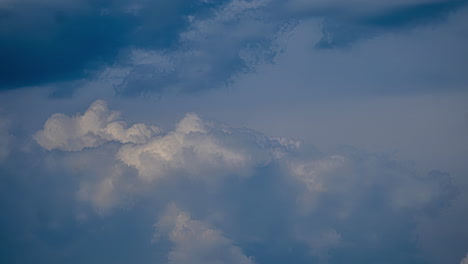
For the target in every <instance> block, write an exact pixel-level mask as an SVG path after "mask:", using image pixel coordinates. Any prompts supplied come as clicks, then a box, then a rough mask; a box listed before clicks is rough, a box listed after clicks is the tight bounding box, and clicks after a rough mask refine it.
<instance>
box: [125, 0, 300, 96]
mask: <svg viewBox="0 0 468 264" xmlns="http://www.w3.org/2000/svg"><path fill="white" fill-rule="evenodd" d="M268 4H269V1H265V0H254V1H245V0H233V1H230V2H227V3H226V4H225V5H222V6H221V7H220V8H218V9H215V10H214V11H213V14H212V15H211V16H210V17H208V18H206V17H189V20H190V26H189V27H188V28H187V30H185V31H182V32H181V33H180V35H179V46H178V48H177V49H173V50H163V51H141V50H136V51H135V52H134V54H133V56H132V58H131V66H130V70H129V72H128V74H127V75H126V76H125V77H124V78H123V80H122V82H121V83H120V84H118V85H116V90H117V92H118V93H121V94H124V95H139V94H141V93H148V92H156V93H158V94H161V93H168V92H169V93H173V92H185V93H198V92H200V91H203V90H209V89H213V88H220V87H223V86H226V85H227V84H228V83H229V82H231V81H232V79H233V77H235V75H236V74H239V73H242V72H246V71H250V70H252V69H254V68H255V66H256V65H257V64H259V63H264V62H269V61H271V60H272V59H273V58H274V57H275V56H276V55H277V54H278V53H280V52H281V47H279V46H278V44H277V43H276V39H277V38H278V36H279V35H280V34H281V33H282V32H284V31H287V30H288V28H289V27H291V24H289V23H288V21H283V20H281V19H278V20H276V19H271V18H269V14H268V13H267V10H265V9H267V7H268Z"/></svg>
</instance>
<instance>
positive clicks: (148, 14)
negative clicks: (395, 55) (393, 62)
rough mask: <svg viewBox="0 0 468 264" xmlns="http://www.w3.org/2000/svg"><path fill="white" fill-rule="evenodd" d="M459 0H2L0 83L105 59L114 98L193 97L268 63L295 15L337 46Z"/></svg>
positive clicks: (42, 79) (49, 75) (40, 79)
mask: <svg viewBox="0 0 468 264" xmlns="http://www.w3.org/2000/svg"><path fill="white" fill-rule="evenodd" d="M466 3H467V2H466V1H464V0H451V1H429V0H425V1H410V2H407V1H396V2H392V3H387V2H385V1H377V2H376V1H312V2H310V1H299V0H297V1H288V2H287V3H286V2H282V1H269V0H255V1H244V0H233V1H226V2H222V3H215V2H209V1H199V2H193V1H182V0H180V1H170V2H167V1H144V0H141V1H130V2H129V1H124V0H121V1H112V2H111V1H99V2H96V1H86V0H81V1H74V2H73V3H72V4H67V5H65V4H63V3H60V2H57V1H46V2H41V3H37V2H35V1H26V0H23V1H14V2H13V1H6V2H2V3H0V26H1V30H0V43H1V44H0V55H1V57H2V62H1V63H0V74H1V75H0V80H1V83H0V88H2V89H11V88H16V87H22V86H34V85H41V84H47V83H53V82H60V81H68V80H77V79H80V78H89V77H92V76H93V75H96V74H98V73H99V72H100V71H101V70H102V68H105V67H106V65H107V66H110V67H117V68H125V69H126V73H125V76H124V77H123V78H122V82H121V83H120V84H118V85H116V87H115V88H116V91H117V92H118V93H120V94H123V95H139V94H141V93H151V92H156V93H166V92H191V93H196V92H199V91H202V90H207V89H213V88H218V87H222V86H224V85H226V84H228V83H229V82H231V81H232V79H233V78H234V77H235V76H236V74H239V73H241V72H245V71H249V70H251V69H254V68H255V65H256V64H258V63H262V62H266V61H272V59H273V58H274V57H275V56H276V55H277V54H278V53H280V52H281V47H279V46H278V43H276V39H277V38H278V35H280V34H281V33H282V32H284V31H287V30H288V29H290V28H291V27H293V26H294V24H295V22H297V21H300V20H303V19H307V18H319V19H323V20H324V22H323V37H322V39H321V40H320V41H319V43H317V46H318V47H328V48H333V47H343V46H348V45H350V44H352V43H354V42H355V41H357V40H359V39H363V38H368V37H372V36H376V35H378V34H382V33H386V32H399V31H400V30H401V29H406V28H412V27H414V26H418V25H426V24H431V23H435V22H437V21H442V19H443V18H444V17H446V16H447V15H448V14H450V12H454V11H456V10H458V9H459V8H461V7H463V6H465V4H466ZM135 52H136V53H142V54H143V57H145V59H144V60H143V61H142V60H141V56H137V55H135ZM67 89H71V88H67Z"/></svg>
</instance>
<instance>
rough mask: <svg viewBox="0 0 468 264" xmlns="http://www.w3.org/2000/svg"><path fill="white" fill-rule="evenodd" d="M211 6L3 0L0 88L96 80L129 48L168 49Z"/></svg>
mask: <svg viewBox="0 0 468 264" xmlns="http://www.w3.org/2000/svg"><path fill="white" fill-rule="evenodd" d="M209 6H211V5H210V4H207V3H206V2H202V1H200V2H197V3H192V2H190V3H189V1H183V0H177V1H170V2H167V1H146V0H138V1H126V0H118V1H89V0H78V1H73V2H71V3H67V4H64V3H62V2H60V1H53V0H51V1H41V2H37V1H33V0H20V1H14V2H13V1H11V2H10V1H7V2H0V28H1V30H0V57H2V58H3V59H2V62H1V63H0V74H1V75H0V80H1V82H0V89H14V88H18V87H23V86H36V85H42V84H47V83H55V82H60V81H69V80H77V79H81V78H90V77H93V75H94V74H95V72H96V71H99V70H100V69H101V68H102V67H104V66H105V65H112V64H113V63H114V62H116V61H118V58H119V54H120V53H125V50H127V49H128V48H130V47H134V46H137V47H140V48H153V49H159V48H168V47H170V46H172V45H173V44H174V43H175V42H176V40H177V37H178V36H177V35H178V33H179V32H180V30H182V29H183V28H185V27H186V26H187V20H186V16H187V15H189V14H192V13H196V12H197V11H201V10H204V9H205V8H207V7H209Z"/></svg>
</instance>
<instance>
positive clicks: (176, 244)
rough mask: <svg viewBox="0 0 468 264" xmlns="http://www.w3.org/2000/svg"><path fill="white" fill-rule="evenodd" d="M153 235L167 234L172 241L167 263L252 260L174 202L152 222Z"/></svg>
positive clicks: (216, 263) (212, 263)
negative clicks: (155, 222)
mask: <svg viewBox="0 0 468 264" xmlns="http://www.w3.org/2000/svg"><path fill="white" fill-rule="evenodd" d="M156 228H157V233H156V236H155V237H156V238H159V237H160V236H161V235H165V236H168V238H169V240H170V241H171V242H172V243H173V248H172V250H171V251H170V252H169V255H168V259H169V262H168V263H169V264H219V263H224V264H253V263H254V261H253V259H252V258H251V257H248V256H246V255H245V254H244V253H243V252H242V250H241V249H240V248H239V247H237V246H235V245H234V243H233V241H231V240H230V239H228V238H226V237H225V236H223V234H222V232H221V231H220V230H217V229H215V228H212V227H210V226H209V225H208V224H206V223H204V222H202V221H197V220H193V219H191V217H190V215H189V214H188V213H186V212H184V211H182V210H180V209H179V208H177V207H176V206H175V205H174V204H171V205H170V206H169V207H168V209H167V210H166V212H165V214H164V215H163V216H162V217H161V218H160V220H159V221H158V222H157V224H156Z"/></svg>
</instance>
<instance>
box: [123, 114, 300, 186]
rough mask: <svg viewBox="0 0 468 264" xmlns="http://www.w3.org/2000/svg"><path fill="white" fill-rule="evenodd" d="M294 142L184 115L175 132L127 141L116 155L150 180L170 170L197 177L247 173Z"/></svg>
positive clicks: (191, 115)
mask: <svg viewBox="0 0 468 264" xmlns="http://www.w3.org/2000/svg"><path fill="white" fill-rule="evenodd" d="M293 147H294V145H290V144H283V143H281V142H280V141H278V140H276V139H272V138H268V137H266V136H264V135H262V134H260V133H257V132H255V131H252V130H248V129H236V128H229V127H227V126H223V125H220V124H216V123H212V122H206V121H203V120H202V119H200V118H199V117H198V116H197V115H196V114H193V113H189V114H187V115H186V116H185V117H184V118H183V119H182V120H181V121H180V122H179V123H178V125H177V128H176V129H175V131H172V132H169V133H167V134H166V135H164V136H161V137H155V138H153V139H152V140H150V141H149V142H148V143H146V144H127V145H125V146H122V148H121V149H120V150H119V152H118V153H117V158H118V159H119V160H121V161H122V162H124V163H125V164H127V165H129V166H132V167H135V168H136V169H137V170H138V172H139V173H140V175H141V176H143V177H144V178H146V179H148V180H151V179H157V178H162V177H164V175H168V174H171V173H174V172H175V173H179V174H180V173H182V174H188V175H193V176H197V177H201V178H213V177H218V176H220V175H232V174H234V175H244V176H246V175H249V174H251V173H252V172H253V171H254V170H255V169H256V168H257V167H262V166H265V165H267V164H268V163H270V162H272V161H273V160H274V159H275V158H276V157H278V156H279V155H281V153H283V152H284V151H286V150H287V149H288V148H293Z"/></svg>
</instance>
